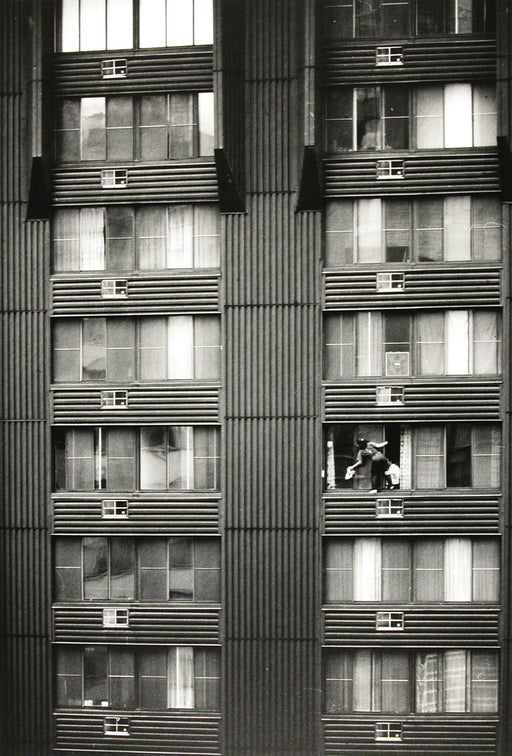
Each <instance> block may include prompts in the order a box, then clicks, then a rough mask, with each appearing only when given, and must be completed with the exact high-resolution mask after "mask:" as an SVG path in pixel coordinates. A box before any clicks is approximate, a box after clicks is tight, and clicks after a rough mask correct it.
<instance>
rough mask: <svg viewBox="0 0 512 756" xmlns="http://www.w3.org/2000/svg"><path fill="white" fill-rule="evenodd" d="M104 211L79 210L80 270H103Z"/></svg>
mask: <svg viewBox="0 0 512 756" xmlns="http://www.w3.org/2000/svg"><path fill="white" fill-rule="evenodd" d="M104 230H105V211H104V209H103V208H102V207H99V208H84V209H82V210H80V252H81V260H80V270H103V269H104V268H105V233H104Z"/></svg>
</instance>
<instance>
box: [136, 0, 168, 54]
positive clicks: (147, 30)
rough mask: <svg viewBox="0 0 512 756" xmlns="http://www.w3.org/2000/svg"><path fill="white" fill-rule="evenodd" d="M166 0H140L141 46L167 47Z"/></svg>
mask: <svg viewBox="0 0 512 756" xmlns="http://www.w3.org/2000/svg"><path fill="white" fill-rule="evenodd" d="M165 9H166V0H139V14H140V24H139V47H165V45H166V38H165V37H166V23H165Z"/></svg>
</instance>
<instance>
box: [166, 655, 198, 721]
mask: <svg viewBox="0 0 512 756" xmlns="http://www.w3.org/2000/svg"><path fill="white" fill-rule="evenodd" d="M169 708H170V709H193V708H194V649H193V648H192V647H191V646H177V647H175V648H171V649H170V650H169Z"/></svg>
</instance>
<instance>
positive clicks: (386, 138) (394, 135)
mask: <svg viewBox="0 0 512 756" xmlns="http://www.w3.org/2000/svg"><path fill="white" fill-rule="evenodd" d="M381 146H382V148H383V149H385V150H407V149H408V148H409V90H408V88H407V87H387V88H386V89H385V92H384V134H383V144H382V145H381Z"/></svg>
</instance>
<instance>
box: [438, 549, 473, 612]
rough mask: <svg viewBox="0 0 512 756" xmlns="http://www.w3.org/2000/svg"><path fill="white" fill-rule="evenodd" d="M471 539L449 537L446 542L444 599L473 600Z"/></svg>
mask: <svg viewBox="0 0 512 756" xmlns="http://www.w3.org/2000/svg"><path fill="white" fill-rule="evenodd" d="M471 560H472V556H471V540H470V539H469V538H447V539H446V540H445V542H444V600H445V601H471V583H472V579H471V578H472V569H471Z"/></svg>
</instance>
